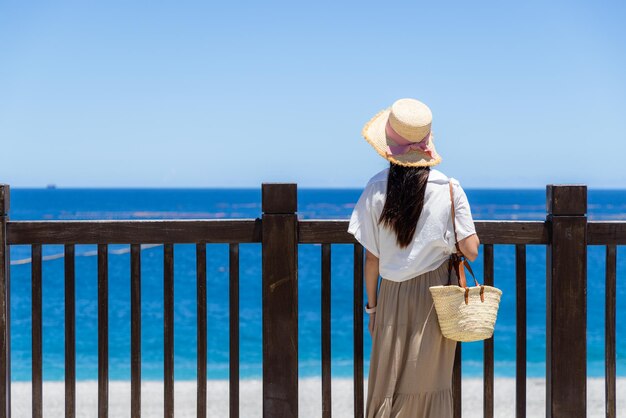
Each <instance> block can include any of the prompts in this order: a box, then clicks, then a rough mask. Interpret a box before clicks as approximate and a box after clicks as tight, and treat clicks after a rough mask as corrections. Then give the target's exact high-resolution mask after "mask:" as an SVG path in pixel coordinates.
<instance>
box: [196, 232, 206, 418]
mask: <svg viewBox="0 0 626 418" xmlns="http://www.w3.org/2000/svg"><path fill="white" fill-rule="evenodd" d="M196 302H197V312H198V326H197V340H198V343H197V344H198V358H197V360H198V364H197V369H198V373H197V379H198V390H197V392H196V411H197V417H198V418H206V416H207V413H206V412H207V411H206V407H207V404H206V395H207V392H206V386H207V382H206V378H207V370H206V369H207V367H206V366H207V354H206V350H207V331H206V326H207V323H206V322H207V321H206V243H204V242H200V243H197V244H196Z"/></svg>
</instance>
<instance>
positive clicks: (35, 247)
mask: <svg viewBox="0 0 626 418" xmlns="http://www.w3.org/2000/svg"><path fill="white" fill-rule="evenodd" d="M31 261H32V266H31V295H32V296H31V315H32V324H33V325H32V381H31V386H32V400H31V402H32V413H33V418H42V416H43V405H42V402H43V388H42V384H43V380H42V355H43V353H42V337H43V335H42V294H41V270H42V269H41V244H32V245H31Z"/></svg>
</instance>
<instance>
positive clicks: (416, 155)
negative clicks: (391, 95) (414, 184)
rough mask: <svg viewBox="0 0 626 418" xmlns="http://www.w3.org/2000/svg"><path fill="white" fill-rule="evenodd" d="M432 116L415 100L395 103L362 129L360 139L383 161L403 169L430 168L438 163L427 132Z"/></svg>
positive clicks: (437, 156) (429, 131)
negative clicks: (361, 137)
mask: <svg viewBox="0 0 626 418" xmlns="http://www.w3.org/2000/svg"><path fill="white" fill-rule="evenodd" d="M432 119H433V115H432V112H431V111H430V109H429V108H428V106H426V105H425V104H424V103H422V102H420V101H419V100H415V99H400V100H397V101H396V102H395V103H394V104H392V105H391V107H389V108H387V109H385V110H382V111H380V112H379V113H378V114H377V115H376V116H374V117H373V118H372V119H371V120H370V121H369V122H367V123H366V124H365V126H364V127H363V132H362V134H363V137H364V138H365V139H366V140H367V142H369V143H370V145H371V146H373V147H374V149H375V150H376V152H378V154H380V155H381V156H382V157H383V158H385V159H387V160H389V161H391V162H393V163H395V164H399V165H404V166H413V167H421V166H433V165H436V164H439V163H440V162H441V156H440V155H439V154H438V153H437V150H436V149H435V144H434V142H433V134H432V132H431V130H430V125H431V123H432Z"/></svg>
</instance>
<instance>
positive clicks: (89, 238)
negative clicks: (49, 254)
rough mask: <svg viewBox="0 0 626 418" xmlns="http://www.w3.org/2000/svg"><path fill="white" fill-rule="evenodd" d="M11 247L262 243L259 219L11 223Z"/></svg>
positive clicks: (9, 227)
mask: <svg viewBox="0 0 626 418" xmlns="http://www.w3.org/2000/svg"><path fill="white" fill-rule="evenodd" d="M7 230H8V232H7V234H8V243H9V244H67V243H72V244H98V243H100V244H128V243H129V242H142V243H146V244H160V243H163V242H171V243H194V242H200V241H203V242H208V243H230V242H241V243H243V242H260V241H261V220H260V219H259V218H257V219H201V220H190V219H167V220H152V219H150V220H139V219H136V220H131V221H127V220H104V221H98V220H88V221H83V220H80V221H52V220H51V221H11V222H9V224H8V225H7Z"/></svg>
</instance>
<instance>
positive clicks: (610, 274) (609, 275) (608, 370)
mask: <svg viewBox="0 0 626 418" xmlns="http://www.w3.org/2000/svg"><path fill="white" fill-rule="evenodd" d="M616 270H617V248H616V247H615V245H607V246H606V284H605V286H606V287H605V290H604V294H605V302H604V341H605V343H604V376H605V378H604V396H605V398H604V399H605V402H604V403H605V408H606V418H615V417H616V416H617V409H616V405H615V402H616V397H615V383H616V382H615V295H616V290H617V288H616Z"/></svg>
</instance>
